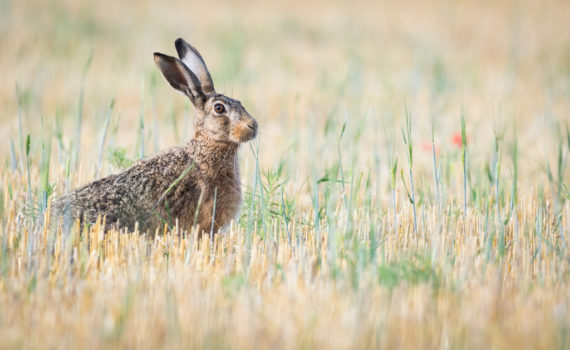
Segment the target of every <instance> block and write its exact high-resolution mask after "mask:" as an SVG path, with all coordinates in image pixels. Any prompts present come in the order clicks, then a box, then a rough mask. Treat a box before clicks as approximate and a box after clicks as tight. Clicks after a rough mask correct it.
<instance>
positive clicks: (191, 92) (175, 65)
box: [154, 52, 205, 107]
mask: <svg viewBox="0 0 570 350" xmlns="http://www.w3.org/2000/svg"><path fill="white" fill-rule="evenodd" d="M154 63H156V65H157V66H158V69H160V71H161V72H162V75H164V77H165V78H166V80H167V81H168V83H170V85H172V87H173V88H175V89H176V90H178V91H180V92H182V93H183V94H184V95H186V96H188V98H190V101H192V103H193V104H194V106H196V107H201V106H202V104H203V102H204V101H205V95H204V92H203V91H202V88H201V86H200V81H199V80H198V78H197V77H196V75H195V74H194V73H192V72H191V71H190V69H188V67H186V65H185V64H184V63H182V62H181V61H180V60H179V59H178V58H176V57H171V56H167V55H165V54H162V53H159V52H155V53H154Z"/></svg>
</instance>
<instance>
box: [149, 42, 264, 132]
mask: <svg viewBox="0 0 570 350" xmlns="http://www.w3.org/2000/svg"><path fill="white" fill-rule="evenodd" d="M175 45H176V51H178V56H179V57H180V59H178V58H176V57H171V56H167V55H164V54H161V53H158V52H155V53H154V62H155V63H156V65H157V66H158V68H159V69H160V71H161V72H162V74H163V75H164V77H165V78H166V80H167V81H168V82H169V83H170V85H172V87H173V88H175V89H176V90H178V91H180V92H182V93H183V94H184V95H186V96H188V98H189V99H190V101H191V102H192V104H193V105H194V107H195V108H196V111H197V116H196V121H195V123H194V125H195V128H196V134H197V135H203V136H207V137H209V138H212V139H214V140H216V141H224V142H233V143H240V142H247V141H249V140H251V139H253V138H255V136H256V135H257V121H256V120H255V119H253V118H252V117H251V115H249V113H248V112H247V111H246V110H245V108H244V107H243V106H242V105H241V103H240V101H238V100H234V99H233V98H230V97H227V96H224V95H222V94H219V93H217V92H216V91H215V90H214V83H213V82H212V78H211V77H210V72H208V68H206V63H204V59H202V56H200V53H199V52H198V51H197V50H196V49H195V48H194V47H192V46H191V45H190V44H188V43H187V42H186V41H184V40H183V39H177V40H176V42H175Z"/></svg>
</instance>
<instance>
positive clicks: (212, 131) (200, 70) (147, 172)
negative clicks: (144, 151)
mask: <svg viewBox="0 0 570 350" xmlns="http://www.w3.org/2000/svg"><path fill="white" fill-rule="evenodd" d="M176 49H177V51H178V54H179V56H180V59H177V58H174V57H170V56H166V55H163V54H160V53H155V62H156V64H157V66H158V67H159V69H160V70H161V71H162V73H163V75H164V76H165V78H166V80H167V81H168V82H169V83H170V84H171V85H172V86H173V87H174V88H175V89H177V90H179V91H181V92H183V93H184V94H185V95H187V96H188V98H189V99H190V101H191V102H192V103H193V104H194V106H195V107H196V111H197V115H196V119H195V122H194V127H195V134H194V138H193V139H192V140H190V142H188V143H187V144H186V145H185V146H183V147H174V148H172V149H169V150H167V151H166V152H163V153H160V154H157V155H155V156H153V157H150V158H146V159H143V160H140V161H138V162H137V163H136V164H134V165H133V166H131V167H130V168H128V169H126V170H125V171H123V172H122V173H120V174H116V175H111V176H108V177H105V178H103V179H99V180H96V181H94V182H91V183H89V184H87V185H85V186H83V187H81V188H79V189H76V190H75V191H72V192H71V193H68V194H66V195H64V196H62V197H61V198H59V199H58V200H56V201H55V202H54V203H53V204H52V220H54V221H55V222H61V221H60V220H61V219H63V220H62V222H63V224H64V225H65V226H68V225H70V224H71V223H72V222H73V221H74V220H75V219H77V218H79V219H80V220H81V221H83V222H89V223H94V222H95V221H96V220H97V218H98V217H99V216H101V217H104V218H105V224H106V227H107V228H110V227H112V226H115V227H127V228H128V229H129V230H133V229H134V227H135V224H136V223H138V225H139V228H140V229H141V230H142V231H147V230H150V231H152V232H154V231H153V230H154V229H156V228H157V227H161V226H163V224H164V223H163V220H166V221H167V222H168V221H169V220H172V221H173V222H174V220H178V221H179V224H180V225H181V226H182V227H183V228H190V227H191V226H192V225H194V224H198V225H199V226H200V228H201V230H203V231H205V232H210V230H211V228H212V224H213V229H214V232H216V231H218V230H219V229H220V228H222V227H224V226H226V225H227V224H228V223H229V222H230V221H231V220H232V219H233V218H234V217H235V216H236V214H237V212H238V210H239V207H240V203H241V183H240V177H239V168H238V160H237V151H238V146H239V143H241V142H246V141H249V140H251V139H253V138H254V137H255V136H256V134H257V122H256V121H255V119H253V118H252V117H251V116H250V115H249V113H248V112H247V111H246V110H245V109H244V108H243V106H242V105H241V103H240V102H239V101H237V100H234V99H231V98H229V97H227V96H224V95H221V94H218V93H216V92H215V90H214V85H213V83H212V81H211V78H210V74H209V72H208V70H207V68H206V65H205V64H204V61H203V59H202V57H201V56H200V54H199V53H198V51H196V49H194V48H193V47H192V46H190V45H189V44H187V43H186V42H185V41H184V40H182V39H178V40H176ZM184 62H190V63H191V66H192V70H190V68H189V67H188V66H187V65H186V64H185V63H184ZM220 104H221V105H223V107H224V111H223V113H218V112H219V111H216V108H215V107H216V105H217V108H218V109H219V108H220V106H219V105H220ZM187 169H190V170H189V171H188V173H187V175H186V176H184V177H183V178H182V180H180V182H178V183H177V184H176V186H174V187H172V189H171V190H170V191H169V192H168V193H167V194H166V196H164V194H165V193H166V192H167V190H168V188H169V187H170V186H171V185H172V184H173V183H175V182H176V180H177V178H178V177H179V176H181V174H183V173H184V172H185V171H186V170H187ZM163 196H164V197H163ZM214 204H215V206H216V208H215V218H214V221H213V222H212V214H213V212H214ZM167 208H168V210H167Z"/></svg>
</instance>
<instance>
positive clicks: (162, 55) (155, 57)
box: [152, 52, 166, 63]
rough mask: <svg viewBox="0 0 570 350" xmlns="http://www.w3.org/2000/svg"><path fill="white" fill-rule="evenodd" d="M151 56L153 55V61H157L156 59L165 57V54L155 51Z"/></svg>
mask: <svg viewBox="0 0 570 350" xmlns="http://www.w3.org/2000/svg"><path fill="white" fill-rule="evenodd" d="M152 56H153V57H154V62H157V63H158V61H160V60H161V59H163V58H165V56H166V55H165V54H162V53H160V52H155V53H154V54H153V55H152Z"/></svg>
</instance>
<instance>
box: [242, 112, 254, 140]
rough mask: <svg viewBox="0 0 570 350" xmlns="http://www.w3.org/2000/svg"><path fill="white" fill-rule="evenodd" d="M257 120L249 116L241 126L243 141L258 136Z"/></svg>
mask: <svg viewBox="0 0 570 350" xmlns="http://www.w3.org/2000/svg"><path fill="white" fill-rule="evenodd" d="M257 127H258V126H257V120H255V119H253V118H252V117H249V118H248V119H247V120H246V121H244V122H243V127H242V128H241V135H240V136H241V137H240V139H241V142H247V141H250V140H253V139H254V138H255V136H257Z"/></svg>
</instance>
